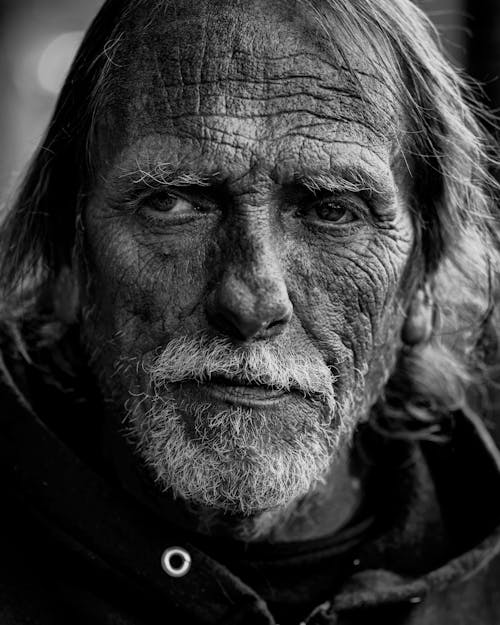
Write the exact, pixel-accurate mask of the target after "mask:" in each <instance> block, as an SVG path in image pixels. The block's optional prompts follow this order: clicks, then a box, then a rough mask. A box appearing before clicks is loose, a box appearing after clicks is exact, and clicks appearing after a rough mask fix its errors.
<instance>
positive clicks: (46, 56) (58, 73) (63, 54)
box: [37, 30, 84, 93]
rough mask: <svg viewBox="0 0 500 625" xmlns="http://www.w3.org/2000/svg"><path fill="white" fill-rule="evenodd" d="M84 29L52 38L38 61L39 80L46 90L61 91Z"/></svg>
mask: <svg viewBox="0 0 500 625" xmlns="http://www.w3.org/2000/svg"><path fill="white" fill-rule="evenodd" d="M83 34H84V33H83V31H79V30H78V31H73V32H69V33H63V34H62V35H59V36H57V37H56V38H55V39H52V40H51V41H50V42H49V44H48V45H47V47H46V48H45V49H44V50H43V52H42V54H41V56H40V60H39V62H38V70H37V76H38V82H39V83H40V86H41V87H42V89H44V90H45V91H48V92H49V93H59V91H60V89H61V87H62V85H63V83H64V79H65V78H66V74H67V73H68V70H69V67H70V65H71V62H72V61H73V58H74V56H75V54H76V51H77V50H78V47H79V45H80V43H81V41H82V38H83Z"/></svg>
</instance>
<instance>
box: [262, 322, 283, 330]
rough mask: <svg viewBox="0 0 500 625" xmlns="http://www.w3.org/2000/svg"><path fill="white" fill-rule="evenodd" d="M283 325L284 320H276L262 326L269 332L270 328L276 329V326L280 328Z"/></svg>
mask: <svg viewBox="0 0 500 625" xmlns="http://www.w3.org/2000/svg"><path fill="white" fill-rule="evenodd" d="M284 323H285V319H276V321H271V323H269V324H265V323H264V324H262V325H263V327H267V328H268V329H269V330H271V329H272V328H276V327H278V326H281V325H283V324H284Z"/></svg>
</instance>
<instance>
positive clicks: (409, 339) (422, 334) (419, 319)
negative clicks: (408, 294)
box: [402, 284, 434, 346]
mask: <svg viewBox="0 0 500 625" xmlns="http://www.w3.org/2000/svg"><path fill="white" fill-rule="evenodd" d="M433 329H434V299H433V297H432V293H431V290H430V287H429V285H427V284H426V285H425V286H424V287H422V288H420V289H418V290H417V291H416V292H415V294H414V296H413V299H412V301H411V303H410V306H409V308H408V313H407V316H406V320H405V322H404V324H403V330H402V338H403V342H404V343H405V344H406V345H409V346H414V345H420V344H423V343H428V342H429V341H430V339H431V336H432V331H433Z"/></svg>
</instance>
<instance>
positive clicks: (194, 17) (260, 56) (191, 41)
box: [120, 2, 398, 139]
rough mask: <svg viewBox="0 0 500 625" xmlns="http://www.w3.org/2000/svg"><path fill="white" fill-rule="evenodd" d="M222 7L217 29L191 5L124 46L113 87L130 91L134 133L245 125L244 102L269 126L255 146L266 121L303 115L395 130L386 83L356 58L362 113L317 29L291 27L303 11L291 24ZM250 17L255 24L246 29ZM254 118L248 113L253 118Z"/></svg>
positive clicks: (246, 7)
mask: <svg viewBox="0 0 500 625" xmlns="http://www.w3.org/2000/svg"><path fill="white" fill-rule="evenodd" d="M226 4H227V3H217V2H216V3H214V5H213V6H215V5H216V6H217V7H219V8H220V7H221V6H222V5H224V7H225V8H226V9H228V13H227V15H226V14H224V15H223V16H222V18H223V19H222V18H221V15H219V14H218V13H217V11H216V10H215V11H212V10H211V9H210V10H209V9H208V8H207V7H208V5H207V4H206V3H203V2H199V3H195V4H193V5H190V6H191V9H189V10H188V9H187V8H186V7H188V5H189V3H188V2H180V3H173V5H172V7H173V9H172V11H170V13H169V20H171V18H173V20H174V21H173V22H169V20H167V19H162V20H158V21H157V22H155V23H153V26H152V27H151V28H150V30H149V31H148V36H147V37H145V38H143V39H141V38H139V37H137V34H136V36H135V37H133V36H131V37H130V38H129V54H128V60H129V61H130V62H127V63H122V64H121V66H122V71H121V74H122V75H121V77H120V82H121V84H122V85H126V89H127V95H126V96H125V97H122V98H121V101H122V102H132V103H133V104H132V106H131V109H129V111H128V119H129V123H130V124H131V125H132V126H134V125H137V124H141V123H143V124H149V128H150V129H151V128H153V127H155V125H156V128H157V129H160V126H161V123H162V120H164V119H166V118H170V119H171V120H173V122H174V123H175V124H176V125H177V126H178V127H179V128H181V127H189V126H190V125H191V124H195V123H196V121H197V120H196V118H197V117H198V116H200V115H204V116H205V117H206V119H207V120H209V121H208V123H210V118H209V116H212V119H213V116H215V115H217V114H219V115H222V116H224V115H227V114H230V113H231V114H233V116H234V117H235V118H237V119H241V120H242V124H243V125H247V124H246V119H245V117H244V115H242V111H244V109H245V108H246V107H247V104H246V102H248V101H249V100H250V101H252V102H255V103H256V104H257V103H258V105H259V107H260V108H261V109H262V110H261V113H264V114H267V116H268V118H267V121H266V120H265V118H264V115H262V116H261V125H262V126H263V127H264V129H262V130H261V131H260V132H258V133H256V134H254V135H253V136H254V137H255V138H258V139H262V138H263V136H268V135H269V134H271V133H266V131H265V127H266V126H268V125H269V124H268V123H267V122H268V121H269V120H270V119H271V118H272V117H273V116H284V115H289V116H291V115H294V114H295V115H300V114H302V113H303V112H304V111H305V112H306V113H307V114H310V115H313V116H314V115H315V114H316V115H318V114H319V115H320V116H324V117H325V118H327V117H328V109H331V110H333V111H335V110H336V111H337V112H339V111H340V110H341V109H342V110H346V109H350V111H351V113H352V115H353V116H354V117H356V118H357V120H356V121H359V123H360V124H367V125H369V126H370V128H371V130H372V131H373V132H380V133H381V134H383V132H384V131H389V127H391V126H393V125H394V124H393V122H394V119H388V118H387V114H388V112H389V111H390V114H389V117H391V118H395V117H398V113H397V112H395V111H394V109H395V107H394V96H393V95H391V93H390V80H388V76H384V77H383V78H384V79H383V80H381V78H380V76H379V75H377V71H376V68H375V67H374V66H373V64H371V63H368V62H365V60H364V59H363V58H358V57H359V55H357V57H356V56H355V57H353V59H352V61H353V63H352V65H353V67H354V68H355V69H356V70H357V71H358V70H359V74H360V80H362V81H364V82H365V89H364V91H365V92H366V93H369V94H370V100H371V104H370V106H368V103H367V102H366V99H363V97H362V96H361V95H360V93H359V86H358V82H359V80H353V79H352V76H351V75H350V72H349V71H348V70H347V69H346V68H345V64H344V63H343V61H342V59H340V58H338V55H337V56H336V55H334V54H332V51H331V50H328V51H325V45H324V44H322V43H321V41H320V37H319V36H318V32H317V29H314V28H312V27H311V26H309V27H307V28H306V26H305V25H304V23H303V22H304V19H302V20H299V19H297V15H298V14H299V13H300V15H302V11H300V10H299V11H296V13H297V15H294V11H292V10H291V9H290V8H289V7H287V3H284V2H278V3H270V4H269V6H268V5H267V4H266V3H262V2H260V3H259V2H257V3H255V2H250V3H235V4H237V5H238V7H237V8H235V9H234V7H233V6H231V7H227V6H226ZM219 5H220V6H219ZM211 6H212V5H211ZM255 7H257V9H258V10H257V13H258V14H259V16H260V17H259V18H258V19H256V20H254V21H252V20H249V16H251V15H252V16H253V13H254V12H255V11H254V9H255ZM229 9H230V10H229ZM233 9H234V10H233ZM259 11H260V13H259ZM214 15H215V17H216V18H217V19H215V18H214V17H213V16H214ZM291 15H292V17H291ZM302 17H304V16H302ZM209 18H210V19H209ZM219 18H221V19H222V21H221V19H219ZM147 19H148V20H151V16H150V15H148V17H147ZM306 21H307V20H306ZM167 22H168V23H167ZM254 22H255V23H254ZM221 24H222V25H221ZM243 26H244V28H243V30H242V27H243ZM308 28H309V30H308ZM313 34H315V35H316V37H313V36H312V35H313ZM278 35H279V36H278ZM306 35H309V36H308V37H307V36H306ZM134 46H135V47H134ZM327 52H328V53H327ZM153 59H157V62H156V63H154V62H153ZM351 98H357V99H358V100H359V101H358V102H357V103H354V102H353V101H352V100H350V99H351ZM299 100H300V102H299ZM342 100H344V101H342ZM348 100H350V102H349V101H348ZM297 102H299V105H300V106H299V105H298V104H297ZM372 104H374V106H371V105H372ZM370 107H371V110H370ZM255 108H256V107H255V106H254V109H255ZM300 109H301V110H300ZM257 114H258V111H256V110H254V111H253V113H252V116H254V117H256V116H257ZM141 116H142V117H143V119H141ZM146 117H147V119H145V118H146ZM346 121H348V122H350V121H353V120H346ZM214 123H216V124H217V123H219V122H217V120H215V122H214ZM292 123H293V124H294V125H295V126H297V125H298V122H293V120H292ZM219 125H220V124H219ZM271 131H272V132H273V131H274V129H271Z"/></svg>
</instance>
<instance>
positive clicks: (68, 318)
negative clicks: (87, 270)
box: [52, 266, 80, 324]
mask: <svg viewBox="0 0 500 625" xmlns="http://www.w3.org/2000/svg"><path fill="white" fill-rule="evenodd" d="M52 305H53V307H54V313H55V315H56V317H57V319H59V320H60V321H62V322H63V323H66V324H72V323H76V322H77V320H78V313H79V309H80V296H79V288H78V280H77V277H76V275H75V271H74V269H73V268H72V267H68V266H65V267H63V268H62V269H61V271H60V272H59V275H58V276H57V279H56V281H55V283H54V288H53V290H52Z"/></svg>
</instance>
